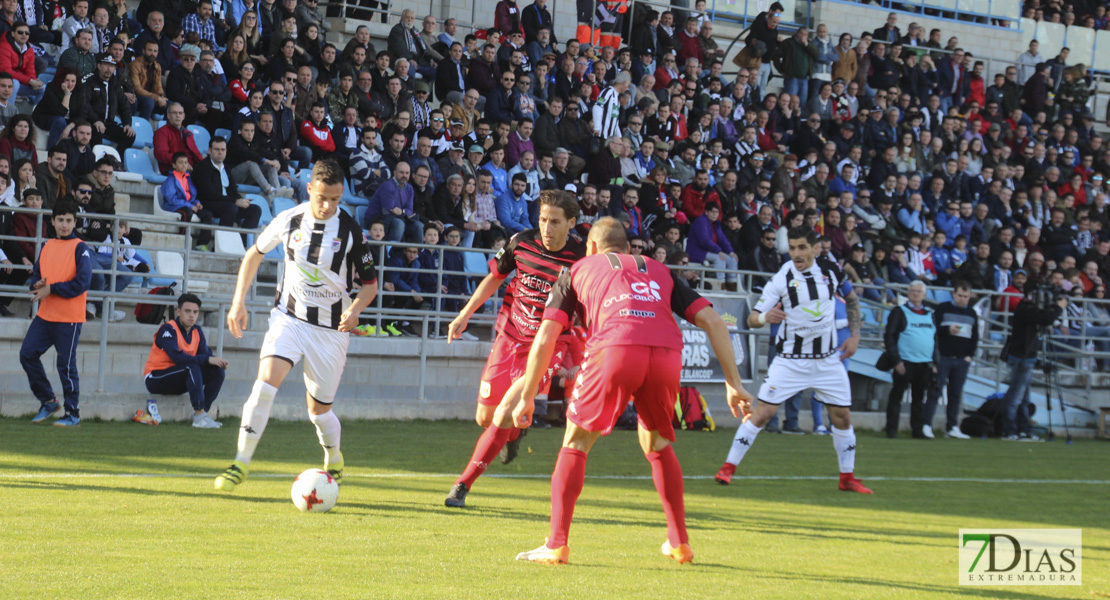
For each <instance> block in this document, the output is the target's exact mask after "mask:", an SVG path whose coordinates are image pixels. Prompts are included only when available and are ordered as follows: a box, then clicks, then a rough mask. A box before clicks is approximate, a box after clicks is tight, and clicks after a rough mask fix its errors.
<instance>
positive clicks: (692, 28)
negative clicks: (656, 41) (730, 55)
mask: <svg viewBox="0 0 1110 600" xmlns="http://www.w3.org/2000/svg"><path fill="white" fill-rule="evenodd" d="M675 41H676V42H678V62H679V64H686V59H688V58H696V59H698V64H701V63H703V62H705V59H704V56H705V55H704V54H703V53H702V50H701V41H700V40H699V39H698V19H697V17H688V18H687V19H686V28H685V29H683V30H682V32H681V33H679V34H678V35H676V36H675Z"/></svg>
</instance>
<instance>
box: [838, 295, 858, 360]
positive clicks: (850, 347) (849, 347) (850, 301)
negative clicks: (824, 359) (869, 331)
mask: <svg viewBox="0 0 1110 600" xmlns="http://www.w3.org/2000/svg"><path fill="white" fill-rule="evenodd" d="M844 309H845V311H846V312H847V313H848V331H850V332H851V336H850V337H849V338H848V339H846V340H844V343H843V344H841V345H840V357H841V358H851V357H852V355H853V354H855V353H856V350H857V349H859V330H860V326H861V325H862V324H863V313H862V312H861V310H860V303H859V296H857V295H856V292H855V291H852V292H851V293H849V294H848V295H847V296H845V297H844Z"/></svg>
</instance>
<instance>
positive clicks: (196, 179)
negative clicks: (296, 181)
mask: <svg viewBox="0 0 1110 600" xmlns="http://www.w3.org/2000/svg"><path fill="white" fill-rule="evenodd" d="M226 158H227V142H226V141H224V139H223V138H220V137H216V138H212V141H211V142H210V143H209V144H208V157H207V158H205V159H204V160H202V161H200V162H199V163H197V166H196V167H195V168H194V169H193V184H194V185H196V186H197V198H199V199H200V201H201V202H202V203H204V208H205V209H207V210H209V211H211V212H212V215H213V217H215V220H216V221H217V222H218V224H220V225H222V226H224V227H242V228H243V229H251V230H253V229H258V220H259V219H260V218H261V217H262V209H261V208H259V207H257V206H255V205H253V204H251V202H250V200H247V199H246V198H243V197H241V196H240V195H239V187H238V186H237V185H236V184H235V178H234V177H232V175H231V169H230V168H229V167H228V164H227V163H225V162H224V160H225V159H226ZM246 243H247V235H246V234H245V233H244V234H243V244H244V245H245V244H246Z"/></svg>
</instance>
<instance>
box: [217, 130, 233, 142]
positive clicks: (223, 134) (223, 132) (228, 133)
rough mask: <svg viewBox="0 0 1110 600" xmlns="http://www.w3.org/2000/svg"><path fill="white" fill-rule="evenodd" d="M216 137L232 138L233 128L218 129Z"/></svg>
mask: <svg viewBox="0 0 1110 600" xmlns="http://www.w3.org/2000/svg"><path fill="white" fill-rule="evenodd" d="M216 137H222V138H224V139H225V140H230V139H231V130H230V129H222V128H221V129H217V130H216Z"/></svg>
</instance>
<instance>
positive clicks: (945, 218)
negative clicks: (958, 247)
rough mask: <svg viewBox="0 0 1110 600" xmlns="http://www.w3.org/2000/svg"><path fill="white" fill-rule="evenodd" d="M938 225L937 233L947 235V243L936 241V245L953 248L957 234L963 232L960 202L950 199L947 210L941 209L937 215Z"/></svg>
mask: <svg viewBox="0 0 1110 600" xmlns="http://www.w3.org/2000/svg"><path fill="white" fill-rule="evenodd" d="M936 225H937V233H943V234H944V237H945V243H944V244H941V243H940V242H936V244H935V245H936V247H937V248H940V247H942V246H943V247H944V248H949V249H950V248H952V245H953V244H955V243H956V236H958V235H960V233H962V232H963V228H962V226H961V225H960V203H959V202H956V201H955V200H949V201H948V204H947V206H945V210H942V211H940V214H938V215H937V220H936ZM934 241H935V240H934ZM938 272H939V270H938Z"/></svg>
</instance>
